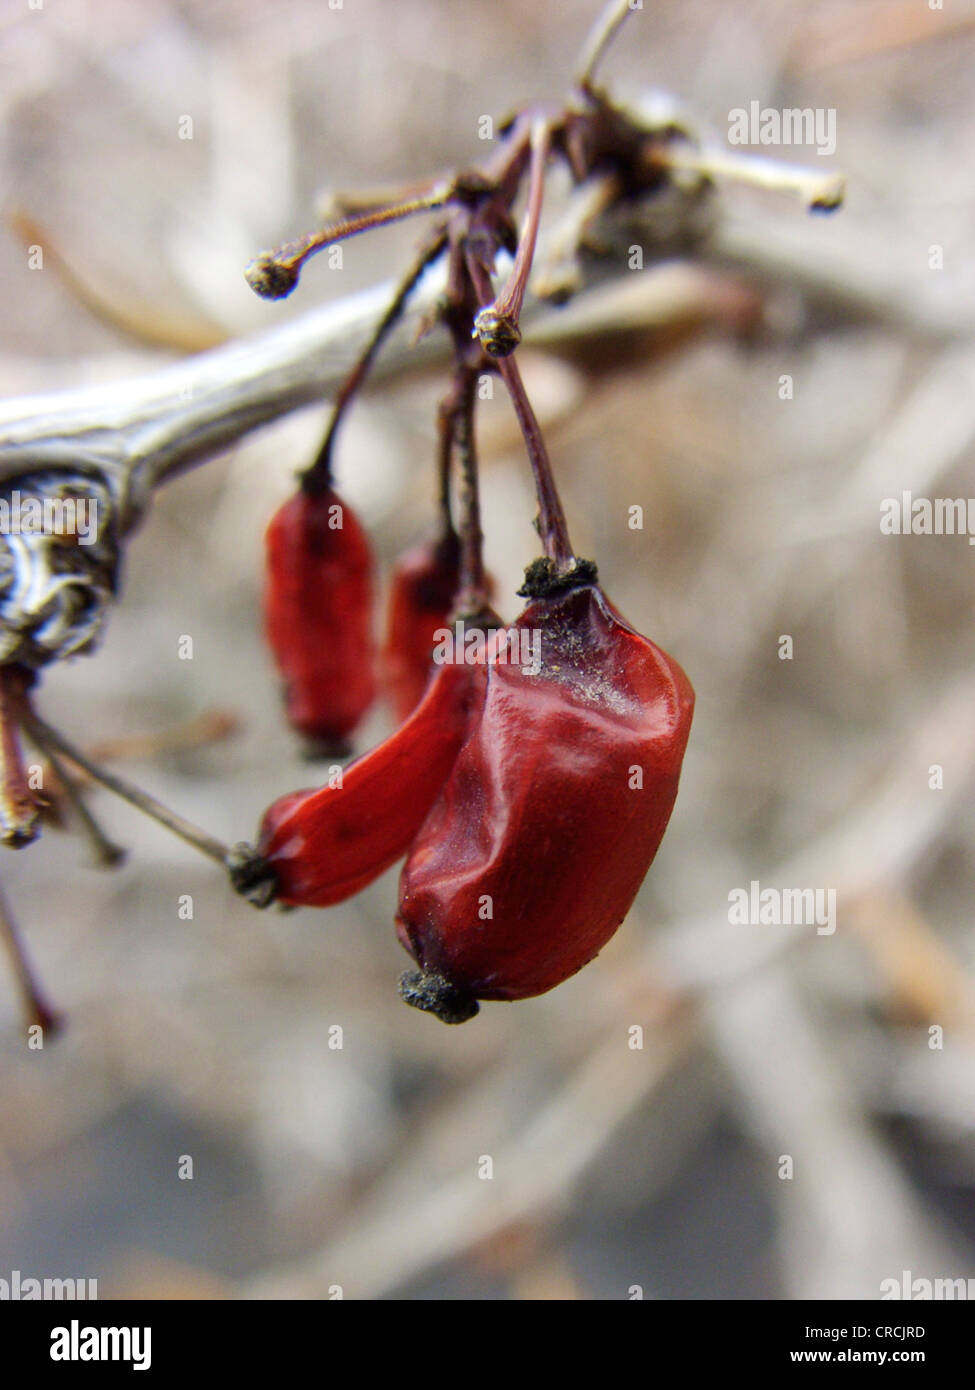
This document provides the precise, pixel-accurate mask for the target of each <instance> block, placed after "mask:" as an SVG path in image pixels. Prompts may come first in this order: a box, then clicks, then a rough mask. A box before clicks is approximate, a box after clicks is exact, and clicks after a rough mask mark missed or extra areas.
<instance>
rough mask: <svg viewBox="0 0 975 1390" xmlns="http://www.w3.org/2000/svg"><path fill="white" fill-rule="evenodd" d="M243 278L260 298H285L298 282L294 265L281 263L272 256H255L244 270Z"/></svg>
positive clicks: (266, 254)
mask: <svg viewBox="0 0 975 1390" xmlns="http://www.w3.org/2000/svg"><path fill="white" fill-rule="evenodd" d="M244 278H245V279H246V281H247V283H248V284H249V285H250V287H251V289H252V290H253V291H254V293H255V294H259V295H260V296H261V298H262V299H286V298H287V297H288V295H289V294H290V293H291V291H292V290H293V289H294V287H295V285H297V283H298V270H297V268H296V267H295V266H290V265H282V264H281V262H280V261H276V260H275V259H274V256H273V255H271V254H268V253H265V254H264V255H263V256H257V257H256V258H255V259H254V260H253V261H251V263H250V265H248V266H247V268H246V269H245V271H244Z"/></svg>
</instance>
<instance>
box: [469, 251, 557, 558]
mask: <svg viewBox="0 0 975 1390" xmlns="http://www.w3.org/2000/svg"><path fill="white" fill-rule="evenodd" d="M467 266H468V270H469V272H470V276H471V280H472V281H473V283H474V287H475V289H476V291H477V295H478V298H479V299H480V300H481V301H482V302H483V301H485V300H488V299H490V297H491V280H490V277H489V276H488V274H487V271H486V270H485V269H484V266H483V265H482V263H481V262H480V260H478V258H477V256H476V255H473V254H472V253H471V252H470V251H468V253H467ZM496 366H497V370H498V371H499V372H500V374H501V376H502V377H503V379H504V384H505V386H506V387H507V388H508V394H509V395H510V396H511V403H512V405H513V406H514V408H515V415H516V416H517V417H518V424H519V426H520V427H521V432H522V435H523V436H524V439H525V447H526V449H527V450H528V459H529V462H530V463H531V469H532V476H533V477H534V479H535V492H536V494H537V496H538V534H539V536H540V537H541V541H542V546H543V548H544V550H545V554H546V555H547V556H548V558H549V559H550V560H552V561H553V563H554V564H555V567H556V569H557V570H558V572H559V573H563V572H566V571H568V570H570V569H572V568H573V567H574V564H575V552H574V551H573V549H572V542H571V541H570V539H569V528H568V524H567V522H566V519H565V512H564V510H563V508H562V502H561V499H560V498H559V492H558V488H557V487H556V484H555V477H554V474H553V473H552V464H551V461H550V459H549V456H548V450H547V449H546V448H545V440H544V439H543V437H542V431H541V427H540V426H539V423H538V418H537V416H536V415H535V412H534V410H533V409H532V406H531V402H530V401H529V399H528V395H527V393H526V391H525V384H524V382H523V381H522V379H521V372H520V370H519V368H518V366H517V364H516V362H515V359H514V358H513V357H499V358H498V359H497V361H496Z"/></svg>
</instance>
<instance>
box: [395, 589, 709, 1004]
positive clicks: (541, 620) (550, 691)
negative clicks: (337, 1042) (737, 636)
mask: <svg viewBox="0 0 975 1390" xmlns="http://www.w3.org/2000/svg"><path fill="white" fill-rule="evenodd" d="M514 631H515V632H519V633H527V634H529V636H530V635H531V634H534V633H537V634H538V643H539V647H538V651H539V655H540V669H539V670H538V672H537V674H529V672H528V670H527V669H524V668H522V667H521V666H519V665H515V664H500V663H498V664H493V665H489V667H488V671H487V680H486V685H485V690H484V698H483V701H482V703H481V705H480V707H479V709H478V710H477V711H476V712H475V713H474V715H473V716H472V719H471V726H470V732H469V733H468V736H467V739H466V741H465V743H464V746H463V748H462V749H461V751H460V753H459V754H458V756H457V759H456V761H455V762H454V764H453V768H452V770H451V773H450V776H449V778H448V779H447V781H446V782H445V784H444V787H443V790H442V791H441V793H440V795H439V797H438V798H437V800H436V802H435V803H434V805H433V807H432V809H431V811H430V814H429V816H428V817H427V819H426V821H425V822H424V824H423V827H422V829H421V830H420V833H419V834H418V836H417V838H416V839H415V840H414V842H413V845H412V848H411V850H410V854H409V858H408V859H407V862H406V864H405V866H404V868H403V872H402V876H401V879H400V907H399V915H398V919H397V933H398V935H399V938H400V940H401V942H402V944H403V945H404V946H405V948H406V949H407V951H408V952H409V953H410V954H411V955H412V956H413V957H414V959H415V960H416V961H417V963H418V964H419V966H420V967H421V969H420V971H414V972H408V973H407V975H405V976H404V977H403V982H402V985H401V992H402V994H403V997H404V998H405V999H406V1000H407V1001H408V1002H409V1003H412V1004H415V1005H417V1006H418V1007H420V1008H425V1009H429V1010H430V1011H432V1012H434V1013H437V1014H438V1015H439V1016H440V1017H441V1018H443V1019H444V1020H445V1021H447V1022H460V1021H463V1019H465V1018H469V1017H470V1016H471V1014H472V1013H474V1012H476V1010H477V1004H476V1002H475V1001H476V1000H478V999H509V1000H510V999H524V998H528V997H530V996H532V995H537V994H542V993H544V992H545V991H546V990H549V989H552V988H553V987H554V986H555V985H558V984H560V983H561V982H562V981H563V980H566V979H568V978H569V976H570V975H573V974H575V972H576V971H577V970H579V969H581V968H582V966H584V965H585V964H586V963H587V962H588V961H590V960H592V958H593V957H594V956H595V955H596V954H597V953H598V952H599V951H600V950H601V948H602V947H603V946H604V945H605V944H606V942H607V941H608V940H609V939H610V937H611V936H612V935H613V933H614V932H615V931H616V929H617V927H618V926H619V925H620V923H621V922H622V920H623V918H624V917H625V916H626V913H627V912H628V910H629V908H630V906H631V904H632V902H633V899H634V897H635V896H636V893H637V890H638V889H639V887H640V885H641V883H642V882H643V880H644V877H645V876H646V873H647V870H648V869H649V867H650V864H651V861H652V860H653V857H654V855H655V854H656V851H657V847H658V846H659V844H660V841H661V839H662V837H663V834H664V831H665V829H666V827H667V822H668V821H669V819H670V814H671V811H672V810H673V806H674V800H675V798H676V795H677V784H678V780H679V777H680V769H681V761H682V758H683V755H684V749H685V746H686V743H687V737H688V733H689V730H690V724H691V718H692V714H693V708H694V692H693V690H692V688H691V685H690V682H689V681H688V679H687V677H686V676H685V674H684V672H683V671H682V670H681V668H680V666H679V665H678V664H677V662H676V661H674V660H673V658H672V657H670V656H668V655H667V654H666V652H663V651H661V649H660V648H659V647H657V646H655V645H654V643H653V642H651V641H649V640H648V639H647V638H645V637H642V636H641V635H640V634H639V633H638V632H636V631H635V630H634V629H633V628H632V627H631V626H630V625H629V624H628V623H627V622H626V621H625V619H623V618H622V617H621V616H620V615H619V613H617V611H616V610H615V609H614V608H613V606H612V605H611V604H610V603H609V601H608V600H607V599H606V597H605V595H604V594H603V592H602V590H601V589H600V588H599V587H598V586H597V585H596V584H595V583H591V584H589V583H587V584H583V585H581V586H580V587H577V588H573V589H570V590H569V591H568V592H563V593H557V594H555V595H554V596H553V597H547V598H539V599H536V600H534V601H533V602H531V603H530V604H529V605H528V607H527V608H526V609H525V611H524V612H523V613H522V615H521V617H520V618H519V619H518V621H517V623H516V624H515V628H514Z"/></svg>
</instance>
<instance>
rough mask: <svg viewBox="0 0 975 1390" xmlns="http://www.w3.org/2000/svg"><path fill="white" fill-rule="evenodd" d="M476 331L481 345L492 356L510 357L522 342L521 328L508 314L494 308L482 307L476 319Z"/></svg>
mask: <svg viewBox="0 0 975 1390" xmlns="http://www.w3.org/2000/svg"><path fill="white" fill-rule="evenodd" d="M474 331H475V333H476V334H477V337H478V340H479V341H480V344H481V347H482V348H483V349H484V351H485V352H487V353H489V354H490V355H491V356H492V357H510V355H511V353H513V352H514V350H515V348H516V347H517V346H518V344H519V343H520V342H521V329H520V328H519V327H518V325H517V323H515V322H514V320H513V319H511V318H509V317H508V316H507V314H499V313H498V311H497V310H496V309H494V308H490V307H489V308H487V309H482V310H481V311H480V313H479V314H478V315H477V316H476V318H475V319H474Z"/></svg>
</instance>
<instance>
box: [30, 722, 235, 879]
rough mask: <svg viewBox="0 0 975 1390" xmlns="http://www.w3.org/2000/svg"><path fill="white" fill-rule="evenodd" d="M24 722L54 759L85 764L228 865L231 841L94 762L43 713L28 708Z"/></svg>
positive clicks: (112, 789) (129, 799)
mask: <svg viewBox="0 0 975 1390" xmlns="http://www.w3.org/2000/svg"><path fill="white" fill-rule="evenodd" d="M23 726H24V728H25V729H26V731H27V732H28V734H30V736H31V738H32V739H33V740H34V742H35V743H36V744H37V746H38V747H39V748H40V749H42V751H43V752H44V753H46V754H47V756H48V757H49V758H52V761H53V757H52V754H54V753H61V754H62V755H63V756H64V757H65V758H67V759H68V761H69V762H72V763H75V764H76V765H77V766H78V767H80V768H82V769H83V770H84V771H85V772H87V773H88V775H89V777H92V778H94V780H95V781H96V782H100V783H101V784H102V786H103V787H107V788H108V790H109V791H110V792H114V793H115V795H116V796H120V797H121V798H122V800H123V801H127V802H128V803H129V805H130V806H134V807H135V808H136V810H138V811H141V812H142V813H143V815H146V816H150V817H151V818H152V819H153V820H155V821H158V822H159V824H160V825H164V826H165V827H166V829H167V830H170V831H172V833H173V834H174V835H178V836H179V837H180V839H181V840H185V841H186V843H187V844H189V845H192V846H193V847H194V849H198V850H199V851H200V852H201V854H205V855H207V857H208V858H210V859H215V860H216V861H217V863H218V864H222V865H224V867H226V865H227V862H228V856H229V854H230V847H229V846H228V845H225V844H223V843H222V841H220V840H218V839H216V838H215V837H214V836H212V835H209V834H207V832H206V831H205V830H201V829H200V828H199V826H196V825H194V824H193V823H192V822H191V821H188V820H186V819H185V818H184V817H183V816H180V815H178V814H177V813H176V812H175V811H171V810H170V809H169V807H168V806H164V805H163V804H162V802H161V801H157V800H156V798H155V797H154V796H150V794H149V793H148V792H144V791H143V790H142V789H141V788H140V787H136V786H134V785H133V783H131V782H129V781H128V780H127V779H126V778H124V777H119V776H118V775H117V774H116V773H114V772H109V771H108V770H107V769H106V768H103V767H100V766H99V765H98V763H96V762H94V761H93V760H92V759H91V758H89V757H88V755H87V754H86V753H83V752H82V750H81V749H80V748H77V747H76V746H75V745H74V744H73V743H71V742H70V741H69V740H68V739H66V738H65V737H64V735H63V734H62V733H59V732H58V730H57V729H55V728H53V727H52V726H51V725H50V724H48V723H47V722H46V721H45V720H43V719H41V717H40V715H38V714H35V712H34V711H33V710H27V711H25V712H24V715H23Z"/></svg>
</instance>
